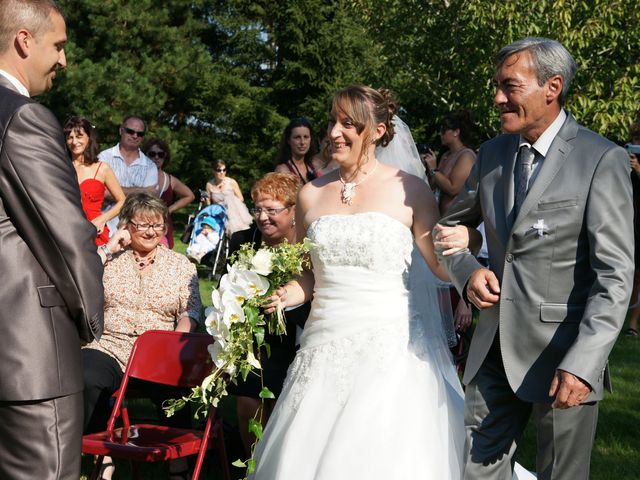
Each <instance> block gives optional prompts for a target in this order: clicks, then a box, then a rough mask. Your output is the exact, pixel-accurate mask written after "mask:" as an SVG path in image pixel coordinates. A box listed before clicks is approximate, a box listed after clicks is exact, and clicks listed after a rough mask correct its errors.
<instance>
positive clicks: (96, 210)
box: [64, 117, 125, 245]
mask: <svg viewBox="0 0 640 480" xmlns="http://www.w3.org/2000/svg"><path fill="white" fill-rule="evenodd" d="M64 136H65V138H66V140H67V149H68V150H69V154H70V155H71V160H72V161H73V166H74V168H75V169H76V174H77V176H78V182H79V184H80V193H81V195H82V210H84V214H85V215H86V216H87V218H88V219H89V220H90V221H91V223H93V225H94V226H95V227H96V230H97V231H98V232H97V237H96V244H97V245H104V244H106V243H107V241H108V240H109V228H108V227H107V226H106V223H107V222H108V221H109V220H111V219H112V218H114V217H116V216H117V215H118V213H119V212H120V209H121V208H122V205H123V204H124V199H125V194H124V192H123V191H122V187H120V183H118V179H117V178H116V176H115V175H114V173H113V170H111V167H110V166H109V165H108V164H107V163H104V162H100V161H98V152H99V150H100V149H99V146H98V141H97V136H96V130H95V128H93V125H91V122H89V120H87V119H86V118H84V117H71V118H69V120H67V121H66V123H65V124H64ZM105 189H106V190H108V191H109V193H110V194H111V196H112V197H113V198H114V200H115V204H114V205H113V206H112V207H111V208H110V209H109V210H107V211H105V212H102V202H103V201H104V193H105Z"/></svg>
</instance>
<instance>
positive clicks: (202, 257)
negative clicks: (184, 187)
mask: <svg viewBox="0 0 640 480" xmlns="http://www.w3.org/2000/svg"><path fill="white" fill-rule="evenodd" d="M226 223H227V212H226V210H225V208H224V207H223V206H222V205H219V204H217V203H214V204H213V205H209V206H208V207H205V208H203V209H202V210H200V211H199V212H198V213H197V214H196V216H195V219H194V220H193V230H192V231H191V238H190V240H189V246H188V247H187V252H186V253H187V257H189V259H191V260H193V261H194V262H196V263H199V264H201V265H210V266H211V273H210V275H209V278H211V277H213V276H214V275H215V274H216V272H217V270H218V267H219V266H221V265H223V264H224V262H225V261H226V259H227V253H228V249H229V241H228V238H227V235H226V234H225V229H224V227H225V224H226ZM207 227H208V228H207Z"/></svg>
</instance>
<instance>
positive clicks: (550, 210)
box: [442, 38, 633, 480]
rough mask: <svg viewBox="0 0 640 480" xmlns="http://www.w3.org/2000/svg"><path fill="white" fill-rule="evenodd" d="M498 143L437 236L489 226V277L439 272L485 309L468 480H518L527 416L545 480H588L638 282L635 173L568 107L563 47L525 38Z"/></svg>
mask: <svg viewBox="0 0 640 480" xmlns="http://www.w3.org/2000/svg"><path fill="white" fill-rule="evenodd" d="M496 60H497V61H496V64H497V72H496V76H495V80H494V84H495V89H496V93H495V97H494V102H495V104H496V106H497V107H498V110H499V111H500V121H501V125H502V130H503V132H504V134H503V135H498V136H497V137H495V138H494V139H492V140H490V141H488V142H486V143H485V144H483V145H482V147H481V148H480V153H479V155H478V159H477V163H476V167H475V169H474V172H473V173H472V175H471V177H470V178H469V181H468V184H470V185H477V188H475V189H474V191H470V192H469V195H468V196H467V197H466V198H460V199H459V200H458V202H457V203H456V205H455V206H454V207H453V210H452V211H451V212H450V213H449V214H448V215H447V216H446V217H445V218H444V219H443V220H442V223H443V224H448V225H452V224H456V223H463V224H466V225H469V226H476V225H477V224H479V223H480V222H481V221H484V223H485V230H486V235H487V243H488V249H489V265H491V270H489V269H487V268H483V267H482V266H481V265H480V264H479V263H478V262H477V261H476V260H475V258H474V257H473V256H472V255H470V254H469V253H468V252H464V253H462V254H458V255H454V256H452V257H447V258H445V259H444V260H443V261H444V262H445V264H446V266H447V270H448V271H449V272H450V275H451V278H452V281H453V282H454V284H455V285H456V287H457V288H458V291H460V292H461V293H462V294H463V295H464V296H465V298H467V299H468V300H469V301H471V302H472V303H474V304H475V305H476V306H477V307H478V308H480V309H481V312H480V319H479V321H478V325H477V328H476V331H475V333H474V336H473V340H472V343H471V348H470V352H469V358H468V360H467V366H466V371H465V374H464V382H465V383H466V384H467V388H466V395H465V404H466V405H465V425H466V428H467V434H468V438H467V440H468V448H469V456H468V459H467V463H466V467H465V478H466V479H483V480H485V479H503V480H507V479H511V471H512V459H513V454H514V452H515V449H516V445H517V442H518V440H519V438H520V436H521V434H522V431H523V430H524V428H525V426H526V424H527V421H528V419H529V417H530V415H531V414H533V416H534V419H535V423H536V427H537V430H538V437H537V438H538V455H537V465H536V466H537V473H538V478H539V479H571V480H580V479H585V480H586V479H588V478H589V463H590V455H591V449H592V445H593V439H594V436H595V430H596V424H597V402H598V401H599V400H600V399H602V392H603V384H605V383H606V382H605V379H606V377H607V375H606V368H605V367H606V363H607V357H608V355H609V353H610V351H611V349H612V347H613V344H614V342H615V340H616V337H617V336H618V333H619V331H620V329H621V327H622V323H623V321H624V317H625V312H626V308H627V305H628V301H629V296H630V289H631V285H632V275H633V224H632V218H633V212H632V201H631V184H630V180H629V161H628V158H627V157H626V155H625V152H624V150H623V149H621V148H620V147H617V146H616V145H614V144H613V143H611V142H609V141H608V140H606V139H604V138H603V137H601V136H599V135H597V134H595V133H593V132H591V131H589V130H587V129H586V128H584V127H582V126H580V125H579V124H578V123H577V122H576V121H575V119H574V118H573V117H572V116H571V114H570V113H568V112H567V111H565V110H564V109H563V108H562V106H563V104H564V100H565V98H566V95H567V91H568V89H569V84H570V82H571V80H572V78H573V76H574V74H575V70H576V65H575V62H574V60H573V58H572V57H571V55H570V54H569V52H568V51H567V50H566V49H565V48H564V47H563V46H562V45H561V44H559V43H558V42H556V41H553V40H548V39H540V38H526V39H523V40H520V41H517V42H515V43H513V44H511V45H508V46H507V47H505V48H503V49H502V50H501V51H500V52H499V53H498V56H497V59H496Z"/></svg>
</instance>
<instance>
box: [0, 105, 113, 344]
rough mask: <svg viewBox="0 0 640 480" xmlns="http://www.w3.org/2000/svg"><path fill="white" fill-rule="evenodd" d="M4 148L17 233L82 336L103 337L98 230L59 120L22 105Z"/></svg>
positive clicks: (7, 194) (6, 194)
mask: <svg viewBox="0 0 640 480" xmlns="http://www.w3.org/2000/svg"><path fill="white" fill-rule="evenodd" d="M3 152H4V154H5V158H4V159H3V160H4V161H3V162H2V164H1V166H0V168H2V170H3V177H4V178H5V184H3V190H5V191H3V201H4V205H5V208H6V210H7V211H8V212H9V213H10V215H11V217H12V221H13V223H14V225H15V228H16V230H17V232H18V234H19V235H20V237H21V238H22V239H23V241H24V242H25V243H26V244H27V245H28V247H29V249H30V250H31V252H32V253H33V255H34V257H35V258H36V259H37V260H38V262H39V263H40V265H41V266H42V268H43V269H44V271H45V272H46V273H47V275H48V276H49V278H50V279H51V282H52V283H53V284H54V285H55V287H56V289H57V290H58V292H59V294H60V295H61V296H62V298H63V300H64V302H65V304H66V305H67V308H68V309H69V312H70V315H71V317H72V319H73V320H74V321H75V323H76V325H77V327H78V332H79V334H80V338H81V339H83V340H85V341H91V340H92V339H93V338H99V336H100V335H101V333H102V327H103V302H104V295H103V290H102V264H101V261H100V258H99V256H98V255H97V253H96V245H95V235H96V230H95V227H93V225H92V224H91V223H90V222H89V221H87V219H86V217H85V215H84V213H83V211H82V207H81V203H80V191H79V188H78V181H77V177H76V174H75V171H74V170H73V166H72V164H71V161H70V160H69V158H68V157H67V153H66V148H65V144H64V138H63V135H62V130H61V128H60V125H59V123H58V121H57V120H56V118H55V117H54V116H53V114H52V113H51V112H50V111H49V110H47V109H46V108H45V107H43V106H41V105H39V104H37V103H27V104H25V105H23V106H21V107H20V108H18V110H17V111H16V112H15V113H14V115H13V117H12V119H11V121H10V123H9V125H8V127H7V129H6V132H5V136H4V145H3Z"/></svg>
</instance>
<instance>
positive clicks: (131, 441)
mask: <svg viewBox="0 0 640 480" xmlns="http://www.w3.org/2000/svg"><path fill="white" fill-rule="evenodd" d="M212 341H213V338H212V337H211V336H210V335H207V334H206V333H180V332H170V331H160V330H150V331H148V332H145V333H143V334H142V335H140V336H139V337H138V339H137V340H136V342H135V344H134V345H133V349H132V350H131V356H130V357H129V363H128V364H127V369H126V371H125V372H124V378H123V379H122V383H121V384H120V389H119V390H118V392H116V394H115V395H116V400H115V405H114V407H113V411H112V413H111V417H110V418H109V423H108V424H107V430H106V431H105V432H100V433H92V434H89V435H85V436H84V437H83V438H82V453H86V454H90V455H97V456H98V458H97V461H96V464H95V467H94V470H93V473H92V475H91V478H92V479H97V478H98V475H99V473H100V468H101V466H102V461H103V458H104V456H105V455H109V456H111V457H115V458H124V459H128V460H130V461H131V462H132V469H133V472H134V478H138V472H137V468H136V464H135V463H134V462H159V461H167V460H172V459H176V458H181V457H187V456H190V455H196V454H197V455H198V458H197V461H196V466H195V469H194V471H193V475H192V478H193V480H197V479H198V476H199V475H200V471H201V469H202V464H203V461H204V456H205V453H206V452H207V450H212V449H214V448H215V449H217V450H218V458H219V460H220V467H221V469H222V474H223V477H224V479H225V480H229V479H230V474H229V465H228V462H227V453H226V449H225V444H224V435H223V430H222V420H221V419H219V418H217V417H216V409H215V408H213V407H212V408H211V409H210V410H209V412H208V414H207V422H206V425H205V429H204V431H199V430H192V429H185V428H174V427H167V426H163V425H154V424H146V423H145V424H136V425H131V424H130V422H129V414H128V412H127V407H126V403H125V402H124V399H125V395H126V390H127V386H128V384H129V379H130V378H137V379H140V380H146V381H150V382H155V383H161V384H164V385H172V386H175V387H181V388H188V387H193V386H196V385H200V384H201V383H202V380H203V379H204V378H205V377H206V376H207V375H209V374H210V373H211V371H212V368H213V363H212V362H211V357H210V355H209V353H208V351H207V346H208V345H209V344H211V343H212ZM119 417H121V418H122V427H119V428H116V426H115V424H116V420H117V419H118V418H119Z"/></svg>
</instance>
